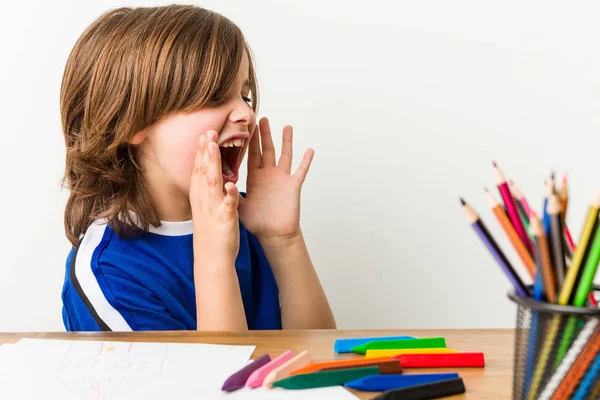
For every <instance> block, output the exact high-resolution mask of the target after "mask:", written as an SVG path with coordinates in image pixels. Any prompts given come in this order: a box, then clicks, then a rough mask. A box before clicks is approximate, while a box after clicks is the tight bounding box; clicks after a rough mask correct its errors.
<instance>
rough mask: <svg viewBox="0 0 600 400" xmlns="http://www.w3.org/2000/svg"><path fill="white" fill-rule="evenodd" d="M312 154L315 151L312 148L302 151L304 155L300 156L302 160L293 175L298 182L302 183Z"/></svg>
mask: <svg viewBox="0 0 600 400" xmlns="http://www.w3.org/2000/svg"><path fill="white" fill-rule="evenodd" d="M314 155H315V151H314V150H313V149H308V150H306V152H305V153H304V157H302V162H301V163H300V166H299V167H298V169H297V170H296V173H295V174H294V176H295V177H296V178H298V180H299V181H300V184H303V183H304V180H305V179H306V174H308V170H309V168H310V163H311V162H312V159H313V156H314Z"/></svg>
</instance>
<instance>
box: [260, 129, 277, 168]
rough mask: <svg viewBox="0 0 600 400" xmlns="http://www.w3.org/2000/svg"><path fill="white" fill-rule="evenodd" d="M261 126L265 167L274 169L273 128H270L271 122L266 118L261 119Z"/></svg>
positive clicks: (261, 142)
mask: <svg viewBox="0 0 600 400" xmlns="http://www.w3.org/2000/svg"><path fill="white" fill-rule="evenodd" d="M259 124H260V144H261V146H262V163H263V166H265V167H274V166H275V146H273V138H272V137H271V127H270V126H269V120H268V119H267V118H266V117H263V118H261V119H260V121H259Z"/></svg>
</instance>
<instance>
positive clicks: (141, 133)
mask: <svg viewBox="0 0 600 400" xmlns="http://www.w3.org/2000/svg"><path fill="white" fill-rule="evenodd" d="M144 139H146V130H142V131H139V132H138V133H136V134H135V136H134V137H132V138H131V139H129V144H132V145H134V146H137V145H138V144H140V143H142V142H143V141H144Z"/></svg>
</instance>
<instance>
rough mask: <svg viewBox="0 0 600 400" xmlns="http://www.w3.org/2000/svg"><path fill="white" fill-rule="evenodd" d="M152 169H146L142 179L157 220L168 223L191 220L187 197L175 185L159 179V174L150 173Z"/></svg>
mask: <svg viewBox="0 0 600 400" xmlns="http://www.w3.org/2000/svg"><path fill="white" fill-rule="evenodd" d="M152 169H153V168H152V167H148V168H147V169H146V173H145V176H144V178H145V180H146V184H147V185H148V189H149V190H150V194H151V196H152V200H153V202H154V205H155V206H156V208H157V210H158V217H159V219H160V220H161V221H168V222H181V221H189V220H191V219H192V208H191V205H190V198H189V195H188V194H187V193H184V192H183V191H182V190H181V189H180V188H178V187H177V186H176V185H172V184H168V183H166V181H165V180H163V179H160V177H161V175H160V172H159V171H152ZM156 177H159V178H158V179H157V178H156Z"/></svg>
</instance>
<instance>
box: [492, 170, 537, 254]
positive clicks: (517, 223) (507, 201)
mask: <svg viewBox="0 0 600 400" xmlns="http://www.w3.org/2000/svg"><path fill="white" fill-rule="evenodd" d="M493 165H494V175H495V176H496V184H497V185H498V191H499V192H500V195H501V196H502V201H504V206H505V207H506V213H507V214H508V217H509V219H510V221H511V222H512V225H513V226H514V228H515V230H516V231H517V235H518V236H519V238H520V239H521V241H522V242H523V244H525V247H526V248H527V250H528V251H529V253H530V254H533V246H532V244H531V241H530V240H529V237H528V236H527V232H525V226H524V225H523V221H521V217H519V213H518V211H517V206H516V204H515V200H514V199H513V197H512V194H511V193H510V189H509V188H508V184H507V183H506V179H505V178H504V175H503V174H502V171H500V168H498V165H497V164H496V162H495V161H494V163H493Z"/></svg>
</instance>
